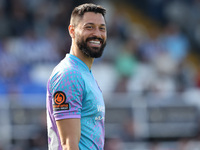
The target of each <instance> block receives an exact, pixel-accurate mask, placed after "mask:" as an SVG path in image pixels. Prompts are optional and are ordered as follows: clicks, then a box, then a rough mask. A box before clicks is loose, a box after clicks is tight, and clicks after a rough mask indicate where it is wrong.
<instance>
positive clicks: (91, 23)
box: [84, 22, 106, 26]
mask: <svg viewBox="0 0 200 150" xmlns="http://www.w3.org/2000/svg"><path fill="white" fill-rule="evenodd" d="M86 25H94V23H90V22H89V23H85V24H84V26H86ZM100 26H106V25H105V24H100Z"/></svg>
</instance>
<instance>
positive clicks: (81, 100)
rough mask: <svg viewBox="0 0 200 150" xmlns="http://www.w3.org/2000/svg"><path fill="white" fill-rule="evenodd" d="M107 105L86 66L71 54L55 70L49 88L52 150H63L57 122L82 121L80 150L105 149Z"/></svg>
mask: <svg viewBox="0 0 200 150" xmlns="http://www.w3.org/2000/svg"><path fill="white" fill-rule="evenodd" d="M104 116H105V105H104V100H103V96H102V92H101V90H100V89H99V86H98V85H97V83H96V80H95V79H94V77H93V75H92V72H91V71H90V70H89V68H88V67H87V65H86V64H85V63H83V62H82V61H81V60H80V59H79V58H77V57H76V56H73V55H71V54H67V55H66V57H65V58H64V59H63V60H62V61H61V62H60V63H59V64H58V65H57V66H56V67H55V68H54V70H53V72H52V75H51V76H50V79H49V81H48V85H47V126H48V146H49V150H62V147H61V143H60V138H59V134H58V129H57V126H56V120H61V119H68V118H80V120H81V138H80V142H79V149H80V150H103V147H104V136H105V134H104Z"/></svg>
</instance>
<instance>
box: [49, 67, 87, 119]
mask: <svg viewBox="0 0 200 150" xmlns="http://www.w3.org/2000/svg"><path fill="white" fill-rule="evenodd" d="M50 85H51V88H50V89H51V92H52V95H53V98H52V105H53V113H54V117H55V119H56V120H61V119H67V118H81V110H82V99H83V90H84V82H83V79H82V76H81V73H80V71H79V70H77V69H74V68H68V69H66V70H64V71H63V72H61V73H56V74H55V75H54V76H53V77H52V80H51V81H50Z"/></svg>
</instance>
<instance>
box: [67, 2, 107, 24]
mask: <svg viewBox="0 0 200 150" xmlns="http://www.w3.org/2000/svg"><path fill="white" fill-rule="evenodd" d="M86 12H94V13H100V14H102V16H103V17H104V19H105V14H106V9H105V8H103V7H102V6H100V5H95V4H92V3H86V4H82V5H79V6H77V7H75V8H74V10H73V11H72V14H71V19H70V24H72V25H74V26H76V25H77V24H78V22H79V20H80V19H82V17H83V15H84V14H85V13H86Z"/></svg>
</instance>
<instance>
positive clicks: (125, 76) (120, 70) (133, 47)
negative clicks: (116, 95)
mask: <svg viewBox="0 0 200 150" xmlns="http://www.w3.org/2000/svg"><path fill="white" fill-rule="evenodd" d="M135 51H137V44H136V41H135V40H134V39H132V38H130V39H127V41H126V42H125V44H124V47H123V48H122V50H121V51H120V52H119V53H118V57H117V58H116V64H115V65H116V70H117V74H118V76H119V77H118V78H119V79H118V82H117V85H116V89H115V92H127V91H128V89H127V88H128V85H127V84H128V82H129V79H130V78H131V76H134V73H135V71H136V70H137V60H136V57H135V56H134V55H135Z"/></svg>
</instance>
